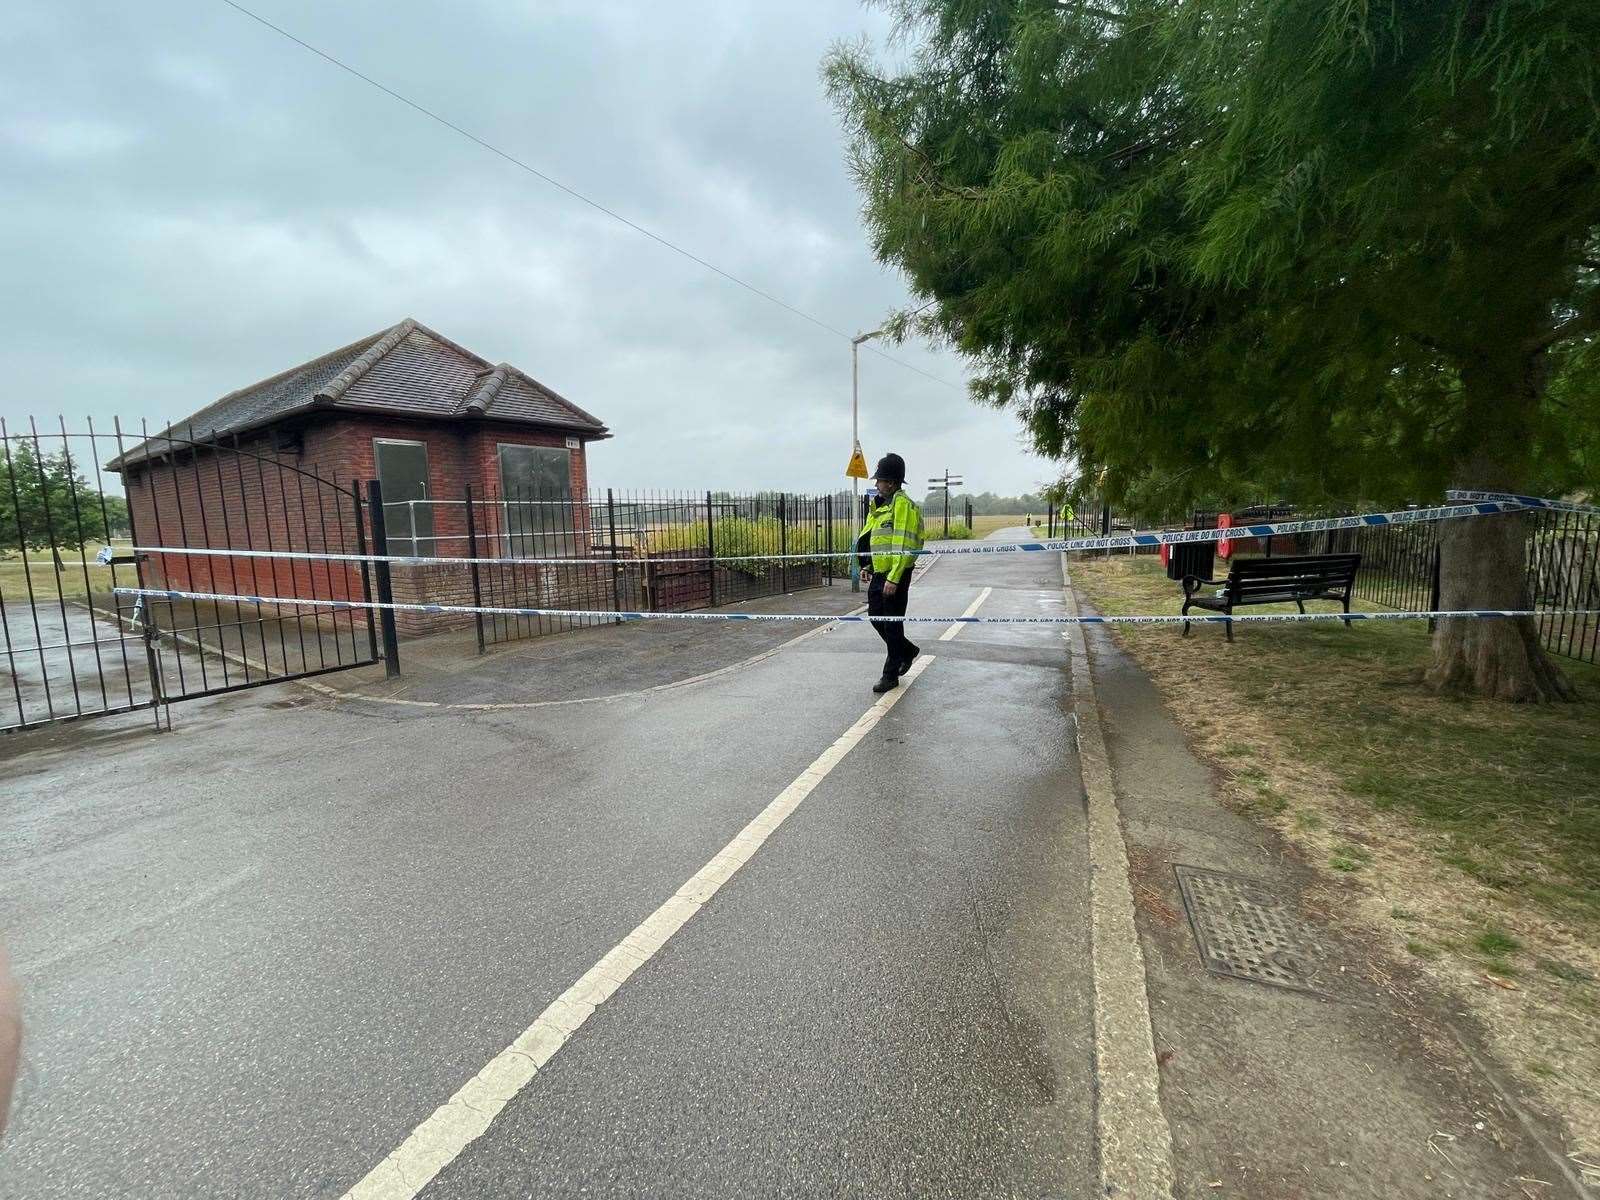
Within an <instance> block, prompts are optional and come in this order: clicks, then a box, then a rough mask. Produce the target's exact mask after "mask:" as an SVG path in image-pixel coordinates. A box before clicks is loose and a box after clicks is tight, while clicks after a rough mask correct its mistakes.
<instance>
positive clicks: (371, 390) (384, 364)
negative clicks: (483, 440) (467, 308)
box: [106, 318, 611, 471]
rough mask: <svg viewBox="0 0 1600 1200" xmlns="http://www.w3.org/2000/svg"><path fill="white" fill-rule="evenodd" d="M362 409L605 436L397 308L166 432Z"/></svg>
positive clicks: (155, 441) (523, 380)
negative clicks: (392, 317) (392, 315)
mask: <svg viewBox="0 0 1600 1200" xmlns="http://www.w3.org/2000/svg"><path fill="white" fill-rule="evenodd" d="M313 410H315V411H318V412H330V411H331V412H368V413H379V414H385V415H390V416H403V417H415V418H420V419H423V420H430V419H431V420H439V421H461V420H483V419H491V420H495V421H510V422H513V423H515V424H519V425H536V426H540V427H544V428H551V429H560V430H568V431H571V432H573V433H576V434H578V435H579V436H581V437H584V438H603V437H610V436H611V435H610V433H609V431H608V430H607V429H606V427H605V424H604V423H603V422H602V421H600V420H599V419H598V418H596V417H594V416H592V415H590V414H589V413H587V412H585V411H584V410H583V409H581V408H579V407H578V406H577V405H576V404H573V403H572V402H571V401H570V400H567V399H566V398H565V397H563V396H559V395H557V394H556V393H555V392H553V391H551V390H550V389H549V388H547V387H545V386H544V385H543V384H541V383H540V382H538V380H536V379H533V378H532V377H531V376H528V375H525V374H524V373H523V372H521V371H519V370H517V369H516V368H515V367H512V366H510V365H508V364H506V363H500V364H499V365H498V366H491V365H490V364H489V362H488V360H486V359H482V358H479V357H478V356H477V355H476V354H473V353H472V352H471V351H470V350H466V349H464V348H463V347H461V346H458V345H457V344H456V343H454V342H452V341H450V340H449V339H448V338H445V337H442V336H441V335H439V334H437V333H435V332H434V331H433V330H431V329H429V328H428V327H427V326H425V325H420V324H418V323H417V322H416V321H413V320H411V319H410V318H407V319H406V320H404V321H401V322H400V323H399V324H398V325H395V326H392V327H391V328H389V329H385V330H381V331H380V332H378V333H375V334H372V335H371V336H370V337H365V338H362V339H361V340H360V341H358V342H352V343H351V344H350V345H348V346H344V347H342V348H340V349H338V350H334V351H331V352H330V353H328V354H324V355H323V356H322V357H321V358H315V359H312V360H311V361H310V362H308V363H302V364H301V365H300V366H298V367H291V368H290V369H289V370H287V371H284V372H282V373H281V374H278V375H274V376H272V378H270V379H263V380H262V381H261V382H260V383H253V384H251V385H250V386H249V387H244V388H240V389H239V390H238V391H236V392H229V393H228V394H227V395H226V396H224V397H222V399H220V400H217V401H214V402H213V403H211V404H208V405H207V406H206V407H205V408H202V409H201V410H200V411H199V412H197V413H195V414H194V415H193V416H190V417H188V418H186V419H184V420H182V421H178V422H176V423H175V424H174V425H173V426H172V428H171V430H170V432H171V434H172V436H173V437H175V438H177V439H179V440H180V441H182V440H187V441H194V442H207V441H211V440H213V439H217V438H223V437H228V436H231V435H236V434H241V433H245V432H247V431H249V430H252V429H259V428H260V427H262V426H264V425H271V424H273V423H274V422H276V421H281V420H283V419H284V418H286V417H291V416H295V415H297V414H300V413H305V412H310V411H313ZM165 447H166V439H165V437H164V436H162V437H152V438H151V439H150V440H149V441H146V442H141V443H140V444H139V445H137V446H135V447H133V448H132V449H131V450H129V451H128V452H127V453H126V454H122V455H119V456H118V457H117V458H114V459H112V460H111V462H109V463H107V464H106V466H107V467H108V468H109V469H111V470H113V471H115V470H118V469H120V468H121V467H123V466H126V465H128V464H130V463H136V462H142V461H143V460H144V459H146V458H149V457H151V456H152V455H154V454H157V453H161V452H162V451H163V450H164V449H165Z"/></svg>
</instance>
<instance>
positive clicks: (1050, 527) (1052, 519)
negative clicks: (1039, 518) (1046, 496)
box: [1044, 500, 1056, 541]
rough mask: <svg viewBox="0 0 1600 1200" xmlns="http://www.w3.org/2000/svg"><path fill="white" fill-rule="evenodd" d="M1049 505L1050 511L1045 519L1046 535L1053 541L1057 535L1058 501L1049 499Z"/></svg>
mask: <svg viewBox="0 0 1600 1200" xmlns="http://www.w3.org/2000/svg"><path fill="white" fill-rule="evenodd" d="M1047 507H1048V508H1049V510H1050V511H1049V513H1048V514H1047V515H1046V516H1045V519H1044V535H1045V537H1047V538H1050V539H1051V540H1052V541H1053V540H1054V539H1055V536H1056V502H1055V501H1054V500H1051V501H1049V502H1048V505H1047Z"/></svg>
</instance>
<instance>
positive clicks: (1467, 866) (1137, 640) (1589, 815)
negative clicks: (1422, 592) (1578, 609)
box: [1072, 557, 1600, 1147]
mask: <svg viewBox="0 0 1600 1200" xmlns="http://www.w3.org/2000/svg"><path fill="white" fill-rule="evenodd" d="M1072 577H1073V580H1074V582H1075V583H1076V584H1077V586H1078V587H1079V589H1080V590H1081V591H1082V592H1083V593H1084V594H1085V595H1086V596H1087V597H1088V598H1089V600H1090V601H1091V602H1092V603H1093V604H1094V605H1095V606H1096V607H1097V608H1098V609H1099V610H1100V611H1102V612H1105V613H1109V614H1114V613H1124V614H1126V613H1176V612H1177V611H1178V610H1179V607H1180V605H1181V601H1182V594H1181V591H1180V589H1179V587H1178V585H1177V584H1175V583H1173V582H1172V581H1171V580H1169V579H1167V578H1166V576H1165V574H1164V573H1163V571H1162V569H1161V566H1160V564H1159V563H1158V562H1156V561H1155V560H1154V559H1150V558H1127V557H1107V558H1099V559H1092V558H1091V559H1085V560H1084V561H1081V562H1077V563H1074V565H1073V567H1072ZM1313 607H1315V606H1313ZM1251 611H1252V612H1270V611H1272V610H1271V609H1252V610H1251ZM1285 611H1291V612H1292V611H1293V608H1292V607H1289V606H1286V607H1285ZM1116 637H1117V638H1118V640H1119V642H1120V643H1121V644H1122V645H1123V646H1124V647H1125V648H1126V649H1127V650H1128V651H1129V652H1130V653H1131V654H1132V655H1133V656H1134V658H1135V659H1136V660H1137V661H1138V662H1139V664H1140V665H1141V666H1142V667H1143V668H1145V670H1146V671H1147V672H1148V673H1149V674H1150V676H1151V677H1152V678H1153V679H1154V680H1155V681H1156V683H1157V684H1158V685H1159V686H1160V688H1161V690H1162V692H1163V694H1164V696H1165V698H1166V699H1167V701H1168V704H1169V707H1170V708H1171V709H1172V711H1173V713H1174V715H1175V716H1176V717H1177V719H1178V721H1179V723H1180V724H1181V725H1182V726H1183V727H1184V728H1185V730H1186V732H1187V733H1188V734H1189V735H1190V737H1191V739H1192V740H1193V742H1194V743H1195V744H1196V746H1197V748H1198V749H1199V750H1200V752H1201V753H1202V754H1203V755H1204V756H1205V757H1207V758H1209V759H1210V761H1211V762H1212V763H1213V764H1214V765H1215V766H1216V767H1217V768H1218V770H1219V773H1220V775H1221V778H1222V780H1223V790H1224V795H1225V796H1226V798H1227V799H1228V801H1229V802H1230V804H1231V805H1232V806H1233V807H1235V808H1236V809H1238V810H1240V811H1243V812H1245V813H1247V814H1248V815H1250V816H1252V817H1254V818H1256V819H1257V820H1260V821H1261V822H1263V823H1265V824H1268V825H1270V826H1272V827H1273V828H1275V829H1276V830H1278V831H1279V832H1280V833H1281V834H1282V835H1283V836H1284V837H1285V838H1286V839H1288V840H1289V841H1290V842H1291V843H1293V844H1294V845H1295V846H1297V847H1298V848H1299V850H1300V851H1301V852H1302V853H1303V854H1304V856H1305V857H1306V859H1307V860H1308V861H1309V862H1310V863H1312V864H1313V865H1314V866H1317V867H1318V868H1320V869H1321V870H1322V871H1323V873H1324V879H1325V881H1327V884H1328V886H1329V887H1332V888H1336V889H1339V890H1340V891H1341V895H1342V896H1343V897H1344V898H1345V899H1346V900H1347V901H1350V900H1353V901H1354V903H1353V905H1352V904H1350V903H1346V904H1342V905H1340V906H1337V907H1338V908H1339V909H1342V910H1343V911H1346V912H1352V911H1353V912H1354V913H1356V914H1357V915H1356V916H1355V919H1356V920H1358V921H1361V922H1363V923H1364V924H1365V925H1367V926H1368V927H1369V928H1371V927H1377V928H1378V929H1380V930H1382V931H1383V933H1384V936H1386V937H1387V938H1388V939H1389V941H1390V943H1391V946H1392V948H1393V950H1394V951H1395V952H1396V953H1399V954H1409V955H1410V956H1411V957H1412V958H1413V960H1414V961H1415V962H1416V963H1418V964H1419V966H1420V967H1421V969H1423V970H1424V971H1426V972H1427V973H1428V974H1429V975H1430V976H1432V977H1435V978H1437V979H1439V980H1440V981H1442V982H1447V983H1449V984H1450V985H1452V986H1454V987H1456V988H1457V989H1459V991H1460V992H1461V994H1463V995H1464V996H1466V997H1467V998H1468V1000H1469V1002H1470V1003H1471V1005H1472V1008H1473V1009H1474V1011H1475V1012H1476V1013H1477V1014H1478V1016H1479V1017H1480V1018H1481V1019H1482V1021H1483V1024H1484V1026H1485V1028H1486V1029H1487V1030H1488V1031H1489V1037H1490V1041H1491V1044H1492V1045H1493V1046H1494V1048H1495V1050H1496V1052H1497V1053H1498V1054H1499V1055H1500V1057H1501V1058H1502V1059H1503V1061H1504V1062H1505V1063H1506V1065H1507V1066H1508V1067H1509V1068H1510V1069H1511V1070H1513V1071H1514V1072H1515V1073H1517V1074H1518V1076H1519V1077H1520V1078H1521V1079H1522V1080H1523V1081H1524V1082H1525V1083H1526V1084H1528V1085H1529V1086H1530V1087H1532V1088H1534V1089H1535V1090H1537V1091H1538V1092H1539V1093H1540V1094H1541V1095H1542V1096H1543V1097H1544V1098H1545V1099H1546V1100H1547V1101H1548V1102H1549V1104H1550V1105H1551V1107H1552V1108H1554V1109H1556V1110H1557V1111H1560V1112H1562V1113H1563V1114H1565V1115H1566V1117H1567V1119H1568V1121H1569V1123H1570V1125H1571V1126H1572V1129H1573V1131H1574V1133H1575V1134H1577V1135H1578V1136H1579V1137H1580V1138H1581V1140H1582V1141H1583V1142H1584V1143H1585V1144H1587V1145H1588V1146H1590V1147H1600V1084H1597V1083H1596V1082H1595V1081H1596V1080H1600V988H1597V985H1596V981H1595V977H1596V975H1600V670H1596V669H1595V668H1593V667H1590V666H1587V665H1585V664H1582V663H1576V662H1572V661H1569V660H1565V659H1563V660H1560V662H1561V666H1562V667H1563V669H1565V670H1566V671H1567V672H1568V674H1569V676H1570V677H1571V678H1572V680H1573V682H1574V683H1575V684H1576V685H1577V687H1578V690H1579V693H1580V695H1581V696H1582V699H1581V700H1580V701H1579V702H1578V703H1576V704H1561V705H1541V706H1513V705H1504V704H1497V703H1492V702H1487V701H1471V700H1460V699H1447V698H1444V697H1441V696H1437V695H1434V694H1433V693H1431V692H1428V691H1426V690H1425V689H1423V688H1422V687H1421V686H1420V684H1419V682H1418V678H1419V675H1420V671H1421V669H1422V667H1423V666H1424V664H1425V663H1426V662H1427V658H1428V653H1429V639H1428V633H1427V627H1426V625H1425V624H1423V623H1422V622H1416V623H1412V622H1395V623H1392V624H1391V623H1370V624H1362V625H1357V626H1355V627H1354V628H1352V629H1348V630H1347V629H1345V628H1344V626H1343V625H1340V624H1338V623H1329V624H1326V625H1324V624H1311V625H1280V626H1271V625H1249V624H1246V625H1240V626H1238V627H1237V629H1236V631H1235V638H1236V639H1237V640H1236V641H1235V642H1234V643H1233V644H1232V645H1229V644H1228V643H1227V642H1226V641H1225V640H1224V638H1223V633H1222V630H1221V629H1220V628H1217V627H1213V626H1198V627H1196V628H1195V629H1194V631H1193V632H1192V633H1191V634H1190V636H1189V637H1188V638H1183V637H1181V636H1180V635H1179V633H1178V631H1177V630H1176V629H1172V628H1163V627H1151V628H1145V629H1141V628H1137V627H1122V628H1119V629H1117V631H1116ZM1352 893H1353V895H1352Z"/></svg>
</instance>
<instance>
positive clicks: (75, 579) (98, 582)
mask: <svg viewBox="0 0 1600 1200" xmlns="http://www.w3.org/2000/svg"><path fill="white" fill-rule="evenodd" d="M99 550H100V546H99V545H90V546H86V547H85V548H84V557H85V558H87V559H88V565H87V568H86V567H85V565H84V563H83V562H82V561H80V559H79V557H78V548H77V547H76V546H73V547H70V548H69V547H63V548H62V549H61V550H60V551H59V552H58V553H59V554H60V556H61V571H60V573H59V575H58V574H57V572H56V567H55V563H54V561H53V558H52V556H51V553H50V551H48V550H29V551H28V560H27V562H26V563H24V562H23V560H22V555H20V554H19V553H17V551H15V550H7V551H4V552H0V596H4V597H5V600H6V603H7V604H25V603H27V600H28V585H29V584H30V583H31V584H32V585H33V594H34V596H35V598H39V597H45V596H48V597H50V598H51V599H54V598H55V597H57V596H83V595H86V594H87V593H88V591H92V592H104V591H106V590H108V589H109V588H110V587H111V568H110V567H103V566H101V565H100V564H99V563H97V562H95V560H94V556H95V554H96V553H98V552H99ZM85 571H87V574H88V581H89V583H88V589H87V591H86V589H85V587H84V575H85ZM123 574H124V575H125V576H126V578H125V579H123V580H122V582H123V583H128V584H129V586H131V580H132V577H133V572H132V570H131V569H130V570H128V571H125V572H123Z"/></svg>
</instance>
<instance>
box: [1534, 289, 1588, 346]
mask: <svg viewBox="0 0 1600 1200" xmlns="http://www.w3.org/2000/svg"><path fill="white" fill-rule="evenodd" d="M1597 331H1600V301H1595V300H1594V299H1593V298H1592V297H1591V302H1590V303H1589V305H1588V306H1586V307H1584V308H1581V309H1579V310H1578V311H1577V312H1576V313H1574V314H1573V315H1572V316H1570V317H1568V318H1567V319H1566V320H1565V321H1562V322H1561V323H1560V324H1559V325H1557V326H1555V327H1554V328H1553V329H1550V330H1548V331H1546V332H1544V333H1541V334H1540V335H1539V336H1538V337H1536V338H1529V339H1528V340H1527V341H1526V342H1524V343H1523V344H1522V345H1523V349H1525V350H1527V351H1528V352H1529V353H1537V352H1538V351H1540V350H1548V349H1549V348H1550V347H1551V346H1554V345H1556V344H1557V343H1559V342H1564V341H1566V340H1567V339H1568V338H1573V337H1581V336H1582V335H1583V334H1585V333H1595V332H1597Z"/></svg>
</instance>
